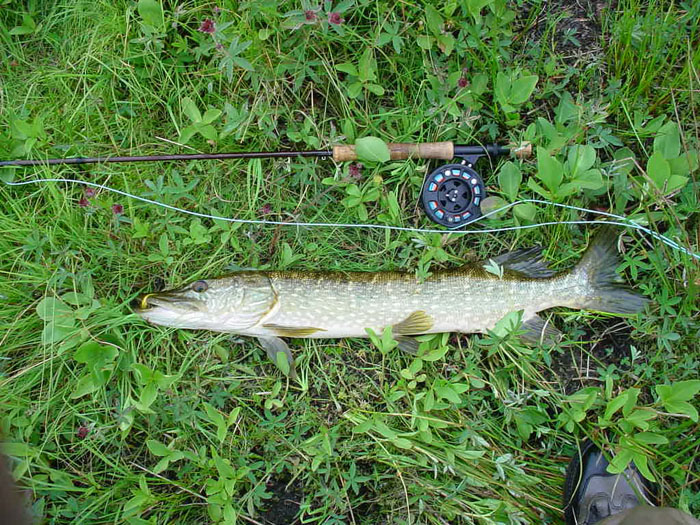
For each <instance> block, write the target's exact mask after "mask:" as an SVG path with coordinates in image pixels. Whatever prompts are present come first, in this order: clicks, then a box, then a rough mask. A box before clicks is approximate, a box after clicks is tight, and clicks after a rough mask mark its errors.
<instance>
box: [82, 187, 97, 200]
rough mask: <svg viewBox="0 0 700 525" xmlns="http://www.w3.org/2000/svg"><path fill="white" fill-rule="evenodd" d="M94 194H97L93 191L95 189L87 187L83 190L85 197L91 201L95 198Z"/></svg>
mask: <svg viewBox="0 0 700 525" xmlns="http://www.w3.org/2000/svg"><path fill="white" fill-rule="evenodd" d="M96 193H97V192H96V191H95V188H91V187H89V186H88V187H87V188H85V196H86V197H87V198H88V199H92V198H93V197H94V196H95V194H96Z"/></svg>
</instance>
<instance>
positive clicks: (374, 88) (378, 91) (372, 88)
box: [365, 83, 384, 97]
mask: <svg viewBox="0 0 700 525" xmlns="http://www.w3.org/2000/svg"><path fill="white" fill-rule="evenodd" d="M365 89H366V90H367V91H369V92H371V93H374V94H375V95H377V96H378V97H381V96H382V95H383V94H384V88H383V87H382V86H380V85H379V84H372V83H370V84H365Z"/></svg>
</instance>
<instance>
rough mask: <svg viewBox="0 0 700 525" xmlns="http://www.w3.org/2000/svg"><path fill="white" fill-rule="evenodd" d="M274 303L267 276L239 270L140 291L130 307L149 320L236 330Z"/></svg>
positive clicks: (260, 314) (256, 320) (179, 326)
mask: <svg viewBox="0 0 700 525" xmlns="http://www.w3.org/2000/svg"><path fill="white" fill-rule="evenodd" d="M251 273H252V272H251ZM275 303H276V294H275V292H274V290H273V289H272V286H271V284H270V281H269V279H268V278H267V277H265V276H263V275H254V274H253V275H251V274H250V273H248V274H245V273H241V274H239V275H234V276H232V277H225V278H220V279H206V280H204V279H200V280H197V281H194V282H192V283H190V284H187V285H186V286H183V287H182V288H178V289H173V290H166V291H163V292H156V293H147V294H143V295H141V296H139V297H137V298H136V299H135V300H134V301H133V302H132V308H133V310H134V312H135V313H137V314H138V315H139V316H141V317H142V318H143V319H145V320H146V321H148V322H149V323H152V324H157V325H161V326H170V327H173V328H187V329H203V330H214V331H218V332H237V331H241V330H245V329H246V328H250V327H251V326H253V325H255V324H256V323H257V322H258V321H260V319H262V317H264V316H265V314H266V313H267V312H269V311H270V310H271V309H272V307H273V306H274V305H275Z"/></svg>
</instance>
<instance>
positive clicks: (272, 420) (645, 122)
mask: <svg viewBox="0 0 700 525" xmlns="http://www.w3.org/2000/svg"><path fill="white" fill-rule="evenodd" d="M477 4H483V9H481V10H478V9H476V10H475V9H473V8H471V7H470V6H473V5H477ZM0 5H2V9H1V10H0V42H1V46H0V53H2V61H1V62H0V68H1V73H0V121H1V122H2V127H0V151H1V155H2V158H13V157H47V156H52V157H53V156H76V155H84V156H88V155H99V154H105V155H111V154H116V153H129V154H149V153H165V152H187V151H191V150H196V151H227V150H244V151H252V150H266V149H269V150H273V149H279V148H299V149H315V148H319V147H327V146H329V145H331V144H334V143H343V142H352V141H354V139H355V138H356V137H362V136H367V135H376V136H380V137H381V138H383V139H385V140H387V141H416V142H417V141H432V140H455V141H458V142H461V143H468V142H474V141H481V142H490V141H492V140H496V139H498V140H503V141H505V140H513V141H519V140H521V139H527V140H531V141H532V142H533V143H534V144H535V145H536V146H539V147H540V148H542V149H541V152H540V154H539V155H538V158H535V159H531V160H528V161H524V162H517V163H514V164H507V163H505V161H500V162H499V164H497V165H494V166H489V165H488V162H486V161H482V162H483V164H481V165H480V169H481V171H482V173H483V174H484V175H485V176H486V178H487V185H488V187H489V191H490V193H491V194H492V195H497V196H500V198H501V199H502V200H503V201H514V200H516V199H518V198H533V197H534V198H542V197H546V198H548V199H553V200H556V201H558V202H561V203H566V204H570V205H576V206H585V207H597V208H601V209H605V210H612V211H615V212H618V213H625V214H626V215H628V216H630V217H634V218H636V219H637V220H640V221H644V222H645V223H648V224H650V225H651V227H652V228H653V229H655V230H658V231H660V232H664V233H665V234H666V235H668V236H670V237H671V238H674V239H677V240H678V241H679V242H681V244H683V245H685V246H688V247H690V248H692V249H694V250H695V251H697V250H698V232H699V231H700V230H698V197H697V195H698V183H697V181H696V177H697V172H696V171H695V169H694V168H696V167H697V160H696V159H697V154H696V153H694V152H695V151H696V149H695V148H697V146H698V142H699V140H698V139H699V133H700V131H699V127H698V122H699V120H698V117H697V113H698V104H697V92H698V80H699V78H698V68H699V67H700V55H699V54H698V53H699V52H698V46H697V39H698V20H699V19H700V18H699V17H698V16H697V15H698V14H699V13H698V9H699V7H698V5H696V4H694V3H693V2H686V3H683V2H681V3H675V2H659V1H657V2H640V1H638V0H625V1H624V2H618V3H617V5H616V6H615V7H605V8H604V9H602V10H598V11H596V4H591V5H588V6H587V7H586V6H584V7H581V5H582V4H581V3H567V2H565V1H562V2H557V3H556V5H553V4H551V3H547V4H545V3H543V2H540V1H537V0H533V1H524V0H519V1H516V2H510V3H506V2H504V1H501V0H491V1H484V2H480V3H479V2H448V3H447V4H445V6H444V7H441V10H437V9H435V8H433V7H432V4H430V3H399V4H394V3H392V2H383V1H380V2H369V1H355V2H342V3H341V4H329V3H324V4H318V5H317V4H303V3H302V4H301V5H300V4H298V3H296V2H279V3H276V2H242V3H233V2H228V1H223V2H221V3H220V4H219V5H218V7H220V12H218V13H217V12H216V11H215V9H214V8H215V7H217V6H216V5H215V4H214V3H207V2H195V1H187V2H182V3H170V2H163V9H162V10H161V9H159V8H158V5H159V4H157V3H154V2H147V1H145V0H142V1H141V2H138V3H137V2H132V1H124V0H116V1H110V2H108V1H106V0H95V1H93V0H91V1H87V0H71V1H57V2H32V1H29V2H20V1H17V0H4V1H0ZM304 10H310V13H311V14H310V15H309V16H310V20H308V23H306V22H307V20H306V16H305V14H304ZM332 12H338V13H339V14H340V17H341V18H342V23H341V24H339V25H333V24H329V23H328V20H329V16H330V13H332ZM565 13H566V14H565ZM205 19H212V20H213V21H214V22H215V25H216V28H217V29H216V32H215V33H214V34H209V33H205V32H202V31H199V29H200V27H201V24H202V22H203V21H204V20H205ZM297 26H298V27H297ZM216 43H219V44H220V47H219V48H217V47H216ZM533 75H536V76H537V83H536V85H533V89H531V90H528V89H526V88H525V87H523V86H525V85H526V84H528V82H529V81H528V80H527V79H528V78H529V77H532V76H533ZM461 78H465V79H466V80H467V85H466V86H464V87H460V79H461ZM521 79H525V80H523V81H522V82H519V80H521ZM463 83H464V82H462V84H463ZM187 99H191V101H192V103H191V104H190V103H188V102H187ZM191 105H194V106H196V107H197V108H198V111H199V112H200V113H201V114H204V113H205V111H207V110H212V112H210V114H209V117H213V118H212V122H211V125H212V126H213V128H212V129H204V127H205V124H203V123H201V122H199V123H198V121H197V118H196V112H194V111H193V110H192V109H191ZM219 112H221V113H219ZM193 117H194V118H193ZM188 128H192V129H191V131H192V132H193V133H195V134H194V135H192V136H191V137H189V138H188V137H187V135H188V134H191V133H190V132H187V131H186V130H187V129H188ZM183 139H185V140H183ZM181 142H186V144H183V145H181V146H178V145H177V143H181ZM577 148H578V149H577ZM591 152H592V154H593V157H592V158H593V162H592V163H591V164H590V166H587V167H585V169H581V170H578V171H577V169H576V168H575V166H574V164H575V163H572V162H571V161H569V162H568V164H567V159H568V158H569V156H571V155H573V156H574V157H576V156H577V155H581V156H586V155H588V156H590V155H591ZM630 158H634V162H630V161H629V160H624V159H630ZM430 167H431V166H429V165H428V163H426V162H424V161H416V162H413V161H411V162H393V163H387V164H379V165H370V164H367V165H365V166H363V167H362V168H361V174H360V176H359V177H353V176H351V173H350V171H349V166H344V165H338V166H336V165H334V164H333V163H332V162H331V161H330V160H325V161H321V160H310V159H307V160H304V159H299V160H297V159H293V160H291V161H277V160H265V161H259V160H252V161H240V162H198V163H195V162H193V163H185V164H148V165H146V164H143V165H139V164H133V165H99V166H91V167H85V168H71V167H60V168H54V169H48V168H38V169H35V170H9V169H8V170H4V171H3V172H0V176H2V177H3V180H11V179H14V180H24V179H30V178H33V177H57V176H60V177H68V178H78V179H83V180H90V181H94V182H99V183H104V184H108V185H110V186H112V187H115V188H118V189H121V190H124V191H128V192H132V193H135V194H137V195H141V196H145V197H149V198H154V199H157V200H159V201H162V202H165V203H167V204H171V205H176V206H180V207H185V208H187V209H191V210H198V211H204V212H207V213H214V214H219V215H223V216H234V217H239V218H249V219H254V218H270V219H274V220H287V221H323V222H344V223H345V222H365V221H370V222H378V223H384V224H393V225H404V226H419V227H429V226H430V224H429V223H428V222H427V220H426V219H425V218H424V216H423V215H422V213H421V212H420V210H419V209H418V208H417V206H416V202H417V198H418V196H419V192H420V187H421V184H422V180H423V177H424V175H425V173H426V171H427V170H428V169H430ZM518 176H520V178H518ZM674 177H675V178H674ZM558 178H560V179H562V180H560V181H559V182H557V179H558ZM532 182H535V183H536V184H532ZM570 182H571V183H573V184H574V185H575V186H576V188H575V191H569V190H567V188H566V184H567V183H570ZM356 190H359V191H360V194H361V195H362V196H363V199H362V200H363V203H362V205H358V202H357V199H355V200H353V199H350V198H349V197H352V196H353V195H356V194H357V192H356ZM0 195H1V197H2V200H1V203H0V208H1V209H2V213H0V231H2V235H0V253H2V254H3V255H2V258H0V275H1V276H2V279H0V298H2V302H1V303H2V304H1V306H0V314H1V315H0V328H1V329H0V344H1V345H2V346H1V348H2V349H1V350H0V407H2V409H1V410H0V416H1V419H0V434H2V435H3V436H4V439H5V441H6V442H7V444H6V445H5V452H6V453H7V454H9V455H10V456H11V457H12V462H11V466H12V468H13V472H14V475H15V477H16V479H18V480H19V482H20V484H22V485H23V486H24V487H26V488H27V489H28V490H29V491H30V493H31V502H32V508H33V513H34V515H35V516H36V518H37V521H39V520H41V519H45V520H46V521H48V522H53V523H64V522H65V523H68V522H70V523H104V522H118V523H122V522H127V523H134V524H136V523H165V522H175V521H180V522H185V523H200V522H201V523H206V522H212V521H215V522H218V521H223V522H227V523H234V522H239V523H294V522H301V523H435V524H437V523H541V522H544V523H561V522H562V518H561V516H562V510H561V508H562V502H561V490H562V485H563V473H564V469H565V467H566V465H567V462H568V459H569V458H570V456H571V455H572V454H573V453H574V452H575V450H576V445H577V443H579V442H580V441H581V440H582V439H583V438H584V437H588V438H590V439H593V440H594V441H596V442H597V443H599V444H600V445H602V446H604V448H605V450H606V451H608V452H609V453H611V454H615V458H616V460H615V462H614V464H615V465H616V466H618V467H624V465H625V464H626V463H627V461H629V460H630V459H634V460H635V462H636V463H637V464H638V465H640V464H641V465H642V466H644V465H647V466H648V475H649V476H653V477H655V478H656V479H657V480H659V481H660V482H661V483H660V496H661V501H662V503H663V504H664V505H669V506H675V507H679V508H681V509H683V510H685V511H687V512H690V513H694V514H696V515H697V514H698V513H700V498H699V497H698V491H697V483H698V480H699V479H700V478H699V477H698V474H697V472H698V465H697V461H696V460H695V457H696V456H697V451H698V447H700V441H698V438H697V435H698V426H697V412H696V407H697V400H695V399H694V395H695V393H696V392H697V390H698V385H697V381H695V382H693V380H695V379H696V378H697V360H698V350H697V343H696V339H697V334H698V333H699V331H700V323H699V320H698V316H697V311H698V301H697V287H698V283H699V282H700V281H699V276H698V265H697V262H696V261H694V260H693V259H691V258H690V257H688V256H686V255H683V254H682V253H680V252H678V251H673V250H671V249H669V248H668V247H666V246H664V245H662V244H660V243H659V242H657V241H655V240H653V239H651V238H648V237H644V236H642V235H637V234H632V233H629V234H627V235H625V236H624V237H623V246H624V249H625V250H624V257H623V263H622V265H621V268H620V271H621V273H622V274H623V275H624V277H625V278H626V279H627V280H628V281H629V282H631V283H632V284H633V286H634V287H635V288H637V289H638V290H639V291H640V292H642V293H644V294H645V295H646V296H648V297H650V298H651V299H652V303H651V305H650V306H649V307H648V308H647V310H646V311H645V312H644V314H642V315H640V316H637V317H633V318H629V319H622V318H618V317H614V316H606V315H603V314H598V313H593V312H578V311H576V312H574V311H568V310H564V309H561V310H558V311H556V312H555V315H553V316H552V320H553V322H554V323H555V324H556V325H557V327H558V328H560V329H561V330H562V331H563V332H564V333H565V340H564V341H563V342H562V343H561V344H560V345H557V346H556V347H554V348H530V347H527V346H523V345H522V344H521V343H520V342H519V341H518V340H517V338H515V337H514V336H513V335H512V334H510V335H509V334H505V335H501V336H496V335H489V336H470V337H448V336H445V337H442V336H437V337H434V338H432V339H431V340H430V341H429V342H428V343H427V344H426V347H427V348H426V350H425V351H426V352H427V353H426V354H425V355H422V357H415V356H407V355H403V354H400V353H397V352H396V351H390V352H381V351H380V350H379V349H377V348H376V347H374V346H373V345H372V344H371V343H370V342H369V341H367V340H341V341H330V340H329V341H326V340H319V341H313V340H295V341H293V342H292V346H293V347H294V348H295V349H296V354H297V356H298V370H299V373H300V380H299V381H298V382H290V381H288V380H286V378H285V377H284V375H283V374H282V373H281V372H280V371H278V370H277V369H276V368H275V367H274V365H272V364H271V363H269V362H268V361H267V359H266V357H265V355H264V352H263V351H262V349H260V348H259V346H258V345H257V344H256V343H255V342H254V341H251V340H247V339H245V338H239V337H237V336H230V335H222V334H211V333H199V332H186V331H173V330H166V329H161V328H157V327H152V326H147V325H145V324H144V323H143V322H141V321H139V320H138V319H137V318H136V316H135V315H134V314H132V313H131V312H130V309H129V307H128V303H129V301H130V300H131V299H133V298H134V297H135V296H136V295H137V294H138V293H139V292H141V291H144V290H150V289H152V288H153V287H155V286H158V281H160V282H161V283H162V284H165V285H166V286H175V285H179V284H181V283H183V282H186V281H187V282H189V281H191V280H193V279H196V278H201V277H206V276H211V275H215V274H219V273H225V272H228V271H232V270H236V269H241V268H259V269H287V268H289V269H330V270H333V269H344V270H364V271H380V270H392V269H407V270H416V271H417V273H418V275H419V276H424V275H426V274H427V273H428V272H430V271H433V270H435V269H438V268H442V267H454V266H458V265H460V264H464V263H467V262H469V261H472V260H475V259H484V258H488V257H492V256H494V255H496V254H498V253H500V252H503V251H506V250H508V249H512V248H514V247H523V246H530V245H532V244H538V243H539V244H542V245H543V246H544V247H545V248H546V250H547V258H548V259H549V261H550V262H551V264H552V266H554V267H555V268H558V269H564V268H568V267H570V266H571V265H573V263H574V262H575V261H576V260H577V259H578V257H579V256H580V253H581V251H582V250H583V248H584V246H585V244H586V242H587V240H588V238H589V235H590V234H591V233H592V232H593V231H594V228H592V227H585V226H570V225H565V224H558V225H555V226H547V227H541V228H535V229H530V230H521V231H518V232H507V233H500V234H480V235H468V236H459V235H449V236H440V235H429V234H421V233H415V234H410V233H396V232H392V233H387V232H377V231H371V230H354V229H343V228H331V229H321V228H291V227H271V226H259V225H245V226H241V225H232V224H230V223H225V222H222V221H208V220H200V219H197V218H192V217H190V216H186V215H182V214H177V213H174V212H171V211H166V210H163V209H161V208H157V207H154V206H150V205H147V204H144V203H140V202H137V201H135V200H129V199H127V198H124V197H121V196H119V195H116V194H112V193H108V192H103V191H100V192H98V193H97V194H95V195H92V194H88V193H86V190H85V188H83V187H81V186H78V185H68V184H54V183H50V184H44V185H41V186H23V187H10V186H6V185H0ZM81 199H85V200H82V201H81ZM392 202H393V203H394V205H392ZM115 206H116V207H115ZM120 207H121V208H120ZM115 210H116V211H118V212H120V213H115ZM591 218H594V216H593V215H590V214H577V213H573V212H567V211H563V210H560V209H557V208H554V207H547V206H541V205H538V206H537V207H536V208H533V207H530V208H528V207H520V208H519V209H517V210H516V211H515V212H514V213H511V212H508V213H507V214H506V215H504V216H502V217H500V218H498V219H495V220H492V221H491V225H493V226H512V225H516V224H527V223H530V222H532V221H537V222H548V221H563V220H571V219H591ZM377 300H382V299H381V298H377ZM295 520H296V521H295Z"/></svg>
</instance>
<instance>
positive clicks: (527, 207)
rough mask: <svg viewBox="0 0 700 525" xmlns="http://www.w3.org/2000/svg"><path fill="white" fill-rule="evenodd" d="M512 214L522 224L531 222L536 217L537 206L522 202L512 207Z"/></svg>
mask: <svg viewBox="0 0 700 525" xmlns="http://www.w3.org/2000/svg"><path fill="white" fill-rule="evenodd" d="M513 214H514V215H515V216H516V217H517V218H518V219H521V220H522V221H524V222H532V221H534V220H535V215H537V206H535V205H534V204H532V203H531V202H523V203H520V204H516V205H515V206H513Z"/></svg>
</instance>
